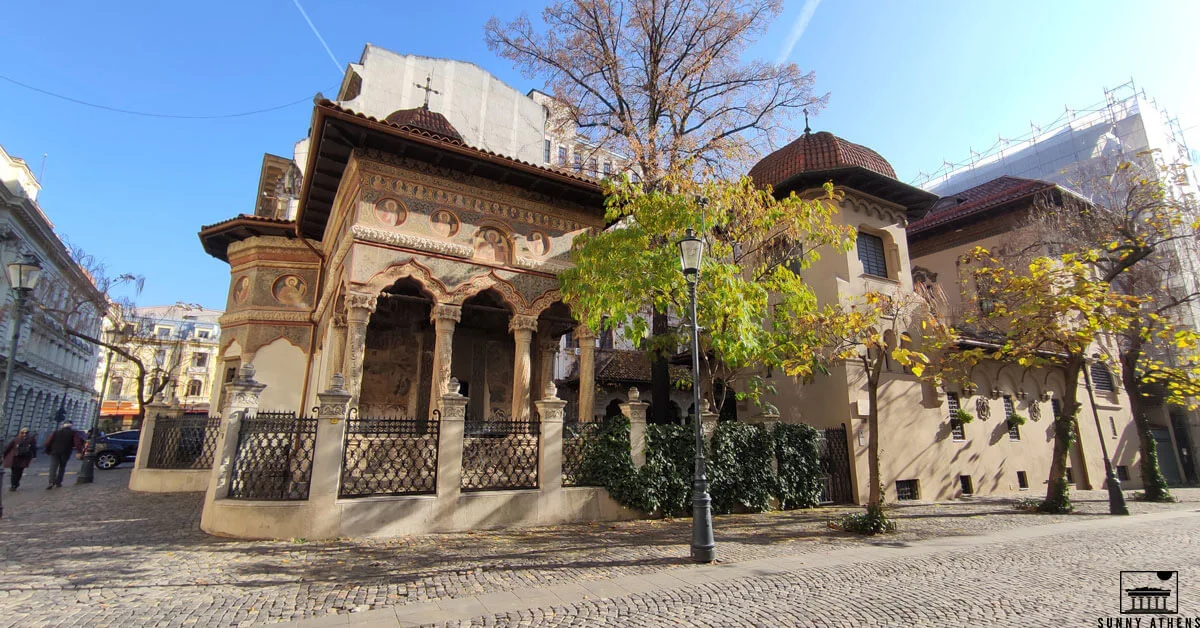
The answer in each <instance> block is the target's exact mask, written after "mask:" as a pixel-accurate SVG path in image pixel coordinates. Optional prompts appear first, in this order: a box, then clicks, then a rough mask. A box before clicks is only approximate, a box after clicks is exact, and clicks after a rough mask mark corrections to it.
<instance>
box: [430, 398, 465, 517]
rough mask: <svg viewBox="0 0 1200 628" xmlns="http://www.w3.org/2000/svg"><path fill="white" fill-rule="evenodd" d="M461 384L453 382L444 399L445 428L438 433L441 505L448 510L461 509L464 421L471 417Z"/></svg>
mask: <svg viewBox="0 0 1200 628" xmlns="http://www.w3.org/2000/svg"><path fill="white" fill-rule="evenodd" d="M458 389H459V384H458V380H457V379H455V378H450V380H449V381H448V382H447V384H446V394H444V395H440V396H439V397H440V400H441V406H442V408H441V413H442V416H441V426H440V430H439V432H438V472H437V473H438V475H437V496H438V501H439V502H440V503H442V504H445V505H446V508H449V509H453V508H456V507H457V504H458V501H457V500H458V496H459V494H460V493H461V492H462V460H463V421H464V420H465V419H466V416H467V398H466V397H464V396H462V395H460V394H459V392H458Z"/></svg>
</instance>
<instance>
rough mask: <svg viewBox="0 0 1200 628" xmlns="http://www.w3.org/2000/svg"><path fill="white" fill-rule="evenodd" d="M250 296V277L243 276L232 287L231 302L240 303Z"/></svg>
mask: <svg viewBox="0 0 1200 628" xmlns="http://www.w3.org/2000/svg"><path fill="white" fill-rule="evenodd" d="M249 298H250V278H249V277H245V276H243V277H242V278H241V279H238V281H237V285H236V286H234V287H233V302H234V303H237V304H238V305H241V304H242V303H245V302H246V299H249Z"/></svg>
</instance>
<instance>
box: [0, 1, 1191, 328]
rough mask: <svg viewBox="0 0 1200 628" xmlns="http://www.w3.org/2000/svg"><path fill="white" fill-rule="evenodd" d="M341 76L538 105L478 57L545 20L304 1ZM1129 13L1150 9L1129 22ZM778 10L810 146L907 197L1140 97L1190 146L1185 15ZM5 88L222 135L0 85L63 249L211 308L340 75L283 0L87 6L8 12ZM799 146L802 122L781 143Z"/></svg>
mask: <svg viewBox="0 0 1200 628" xmlns="http://www.w3.org/2000/svg"><path fill="white" fill-rule="evenodd" d="M301 3H302V4H303V6H304V9H305V10H306V11H307V13H308V16H309V17H310V18H311V19H312V21H313V23H314V24H315V25H316V27H317V28H318V29H319V31H320V32H321V34H322V35H323V37H324V39H325V41H326V42H327V43H328V46H329V49H330V50H331V51H332V53H333V55H334V56H335V57H336V58H337V61H338V66H339V67H344V66H345V64H346V63H350V62H353V61H357V60H358V58H359V55H360V54H361V52H362V48H363V45H364V44H365V43H366V42H371V43H374V44H376V45H380V46H383V47H385V48H389V49H392V50H395V51H397V52H402V53H413V54H421V55H427V56H436V57H449V58H455V59H461V60H466V61H471V62H473V63H476V64H478V65H480V66H482V67H483V68H485V69H487V70H488V71H490V72H492V73H493V74H495V75H496V76H497V77H499V78H500V79H501V80H504V81H506V82H508V83H510V84H512V85H514V86H516V87H517V88H518V89H521V90H522V91H524V90H526V89H528V88H532V87H541V86H540V85H538V84H536V83H535V82H532V81H529V80H527V79H525V78H523V77H522V76H520V75H519V74H517V73H516V72H515V71H513V69H512V68H511V66H510V65H509V63H508V62H507V61H505V60H503V59H500V58H498V57H496V56H494V55H493V54H492V53H490V52H489V51H488V50H487V47H486V46H485V45H484V43H483V37H482V29H483V24H484V23H485V22H486V21H487V19H488V18H489V17H490V16H492V15H494V14H495V15H499V16H500V17H501V18H502V19H503V18H510V17H512V16H515V15H516V14H518V13H519V12H520V11H521V10H527V11H529V12H531V13H536V12H537V11H538V10H539V9H540V7H541V6H542V3H540V2H503V3H498V2H454V3H451V2H442V3H424V2H421V3H417V2H407V1H405V2H401V1H390V2H385V1H381V0H377V1H366V0H362V1H351V0H345V1H337V2H334V1H332V0H323V1H319V0H301ZM1137 4H1139V5H1140V4H1143V3H1137ZM1145 4H1146V5H1147V6H1145V7H1142V6H1136V8H1135V3H1128V2H1100V1H1094V2H1067V1H1065V0H1056V1H1054V2H1019V1H1015V0H1014V1H1007V2H990V1H988V2H982V1H981V2H975V1H972V2H949V1H946V2H935V1H924V2H903V3H902V2H883V1H879V2H865V1H863V2H858V1H849V0H823V1H821V2H819V3H813V2H810V3H805V2H798V1H797V2H789V3H788V4H786V5H785V9H784V13H783V15H782V16H781V17H780V19H779V20H778V21H777V22H776V23H774V24H772V25H771V27H770V30H769V32H768V34H767V36H766V37H765V38H764V39H763V40H762V41H761V42H760V44H758V45H757V46H756V47H755V48H754V49H753V51H752V53H753V55H754V56H758V57H762V58H766V59H772V60H773V59H776V58H778V57H779V56H780V55H781V54H783V53H784V52H785V50H786V47H787V43H788V40H789V36H791V35H793V34H794V33H795V32H796V30H795V26H796V24H797V19H798V18H800V17H801V16H802V15H803V14H805V13H806V5H807V9H808V10H807V13H808V14H809V17H810V19H809V20H808V22H807V28H805V29H804V31H803V33H802V35H801V36H800V37H799V39H798V40H796V43H795V46H794V48H793V49H792V51H791V53H790V54H789V55H788V56H787V58H788V59H789V60H791V61H794V62H796V63H798V64H799V65H800V66H801V67H802V68H804V69H811V70H814V71H815V72H816V76H817V85H818V89H819V90H821V91H828V92H830V93H831V99H830V104H829V107H828V108H827V109H826V110H825V111H823V112H822V113H821V114H820V115H819V116H817V117H815V118H814V119H813V128H814V129H817V130H828V131H832V132H834V133H836V134H838V135H840V136H842V137H844V138H846V139H849V140H851V141H854V142H858V143H862V144H866V145H868V146H870V147H872V148H874V149H875V150H877V151H879V152H880V153H881V154H882V155H883V156H884V157H886V158H887V159H888V160H889V161H891V163H892V164H893V165H894V166H895V168H896V171H897V173H898V174H899V176H900V178H901V179H903V180H905V181H911V180H912V179H913V178H914V177H915V176H916V175H917V173H918V172H919V171H922V170H924V171H930V170H933V169H935V168H937V167H938V166H939V165H940V164H941V163H942V159H943V158H945V159H950V160H951V161H956V160H961V159H963V158H965V157H966V156H967V151H968V147H969V146H974V147H975V148H976V149H977V150H978V149H980V148H983V147H986V146H989V145H991V144H992V143H993V142H995V141H996V137H997V134H1002V135H1005V136H1009V137H1011V136H1016V135H1020V134H1021V133H1024V132H1026V131H1028V129H1029V123H1030V121H1034V122H1038V123H1046V122H1050V121H1052V120H1054V119H1056V118H1057V117H1058V116H1059V115H1061V114H1062V113H1063V108H1064V106H1065V105H1070V106H1072V107H1076V108H1080V107H1085V106H1088V105H1091V104H1094V103H1096V102H1098V101H1101V100H1102V98H1103V91H1102V88H1103V87H1106V86H1107V87H1112V86H1116V85H1119V84H1121V83H1124V82H1126V81H1128V80H1129V79H1130V77H1133V78H1135V79H1136V80H1137V82H1138V84H1139V86H1140V87H1142V88H1144V89H1145V90H1146V91H1147V93H1148V94H1150V95H1152V96H1155V97H1157V99H1158V101H1159V102H1160V104H1162V105H1163V106H1165V107H1166V108H1167V109H1169V110H1170V111H1171V113H1173V114H1175V115H1178V116H1179V117H1180V119H1181V122H1182V123H1183V126H1184V127H1188V131H1187V132H1186V134H1187V136H1188V139H1189V144H1190V145H1191V146H1192V148H1193V149H1198V148H1200V128H1197V127H1196V126H1195V125H1197V124H1198V123H1200V81H1198V80H1197V78H1198V77H1197V68H1198V67H1200V63H1198V62H1200V52H1198V48H1197V45H1196V44H1195V43H1194V39H1193V38H1194V35H1195V28H1196V25H1197V24H1200V3H1195V2H1174V3H1172V2H1157V3H1153V4H1150V3H1145ZM3 12H4V21H5V23H6V28H5V32H4V48H5V54H4V56H3V61H2V62H0V75H3V76H5V77H8V78H10V79H14V80H16V81H20V82H22V83H27V84H29V85H33V86H36V87H38V88H41V89H45V90H50V91H54V92H58V93H61V94H64V95H67V96H71V97H73V98H76V99H80V100H84V101H88V102H92V103H98V104H103V105H107V106H110V107H116V108H122V109H130V110H137V111H144V112H152V113H161V114H175V115H191V116H204V115H209V116H211V115H221V114H232V113H239V112H245V111H251V110H258V109H264V108H269V107H274V106H278V105H283V104H286V103H294V102H296V101H301V102H300V103H299V104H294V105H292V106H288V107H285V108H282V109H279V110H276V111H273V112H270V113H265V114H260V115H255V116H248V117H239V118H223V119H209V120H193V119H175V118H156V117H148V116H133V115H126V114H120V113H115V112H111V111H104V110H99V109H94V108H89V107H84V106H81V105H78V104H74V103H70V102H65V101H62V100H58V99H55V98H51V97H48V96H45V95H42V94H39V93H36V92H32V91H29V90H27V89H24V88H21V87H18V86H16V85H14V84H12V83H10V82H7V81H5V80H2V79H0V145H3V146H4V147H5V148H6V149H7V150H8V152H9V153H10V154H14V155H17V156H20V157H23V158H25V159H26V160H27V161H29V162H30V164H31V166H32V168H33V169H34V171H35V173H36V172H37V171H38V170H39V169H40V167H41V166H40V164H41V160H42V155H43V153H45V154H48V157H47V158H46V165H45V171H44V175H43V177H42V182H43V191H42V195H41V197H40V199H39V200H40V202H41V205H42V207H43V209H44V210H45V211H46V213H47V215H49V217H50V219H51V220H52V221H53V222H54V223H55V226H56V228H57V229H58V231H59V233H60V234H62V235H64V236H65V237H67V238H69V239H70V240H71V241H72V242H74V243H76V244H78V245H80V246H82V247H84V248H85V249H86V250H88V251H89V252H91V253H93V254H95V255H97V256H98V257H100V258H102V259H104V260H105V261H106V263H107V265H108V267H109V269H110V271H113V272H135V273H140V274H142V275H144V276H145V277H146V288H145V290H144V292H143V293H142V295H141V296H140V297H139V299H138V300H139V302H141V303H143V304H160V303H174V302H175V301H184V302H189V303H201V304H203V305H205V306H207V307H214V308H222V307H224V305H225V294H226V290H227V288H228V277H229V275H228V266H226V265H225V264H224V263H222V262H219V261H217V260H215V259H212V258H209V257H208V256H206V255H205V254H204V252H203V250H202V249H201V247H200V243H199V240H198V239H197V237H196V232H197V231H198V229H199V228H200V226H202V225H206V224H211V223H214V222H218V221H220V220H224V219H226V218H229V217H232V216H234V215H236V214H238V213H241V212H251V211H252V210H253V202H254V194H255V186H256V183H257V177H258V171H259V165H260V162H261V159H262V153H264V152H272V153H277V154H283V155H287V154H290V150H291V146H292V144H293V143H294V142H295V141H296V140H297V139H299V138H301V137H302V136H303V135H304V134H305V133H306V130H307V128H308V124H309V120H310V117H311V112H312V107H311V100H310V99H311V96H312V95H313V94H315V93H316V92H318V91H323V92H325V93H326V94H327V95H329V94H332V93H333V92H334V91H335V89H336V86H337V84H338V83H339V81H340V78H341V70H340V69H338V68H335V66H334V63H333V61H332V60H331V59H330V58H329V55H328V53H327V52H326V50H325V48H324V47H323V46H322V44H321V42H319V41H318V40H317V38H316V37H315V36H314V35H313V33H312V31H311V30H310V29H309V26H308V25H307V24H306V23H305V21H304V18H303V17H302V16H301V15H300V13H299V12H298V11H297V10H296V6H295V5H294V4H293V2H292V1H291V0H258V1H254V2H229V1H216V0H213V1H210V2H204V3H177V2H159V1H149V0H136V1H135V0H126V1H125V2H121V3H96V2H84V1H83V0H63V1H61V2H21V3H5V5H4V8H3ZM795 126H796V127H797V128H802V127H803V121H802V120H801V121H797V122H796V123H795Z"/></svg>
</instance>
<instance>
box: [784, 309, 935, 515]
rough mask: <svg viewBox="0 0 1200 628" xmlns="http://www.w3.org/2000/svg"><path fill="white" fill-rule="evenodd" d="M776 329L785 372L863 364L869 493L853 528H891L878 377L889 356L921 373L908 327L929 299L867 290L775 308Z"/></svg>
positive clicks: (807, 376)
mask: <svg viewBox="0 0 1200 628" xmlns="http://www.w3.org/2000/svg"><path fill="white" fill-rule="evenodd" d="M776 309H777V317H776V321H777V324H778V325H779V331H780V332H781V333H783V334H784V335H785V336H786V337H787V338H789V339H790V343H789V344H787V345H785V346H784V349H783V351H784V354H785V356H786V357H785V358H784V360H783V368H784V372H785V373H787V374H788V375H789V376H792V377H796V378H799V379H801V380H811V379H813V378H814V377H816V375H818V374H822V373H827V372H828V371H829V369H830V368H832V367H834V366H836V365H839V364H846V365H851V364H853V365H855V366H857V367H858V368H861V369H862V372H863V378H864V380H865V383H866V387H867V404H868V408H867V470H868V471H867V473H868V476H869V480H868V483H869V484H870V492H869V495H868V497H867V513H866V517H865V518H864V519H863V522H864V523H866V524H867V525H866V526H865V527H864V526H858V528H857V529H858V531H862V532H868V533H875V532H883V531H886V530H889V529H894V524H893V523H892V522H890V521H889V520H888V519H887V517H886V516H885V515H884V513H883V481H882V477H881V471H880V469H881V463H880V432H879V380H880V376H881V375H882V374H883V371H884V369H885V367H886V365H887V362H888V360H893V361H895V362H897V363H898V364H901V365H903V366H905V367H907V368H908V369H910V370H911V371H912V373H913V374H914V375H917V376H918V377H920V376H921V375H922V374H923V371H924V369H925V365H926V363H928V361H929V359H928V358H927V357H926V355H925V354H924V353H922V352H920V351H917V350H914V349H913V348H912V346H911V343H912V336H911V335H910V330H912V329H913V328H914V327H916V326H917V325H918V324H919V321H920V320H923V319H924V318H925V317H926V316H927V315H928V313H929V311H930V310H929V307H928V304H927V303H926V302H925V300H923V299H922V298H920V297H919V296H917V295H916V294H913V293H908V294H901V293H898V292H897V293H895V294H884V293H881V292H869V293H867V294H865V295H863V296H862V297H861V298H860V299H858V300H855V301H853V302H850V303H847V304H844V305H830V306H826V307H824V308H822V309H819V310H810V311H794V310H789V309H787V308H780V307H777V308H776Z"/></svg>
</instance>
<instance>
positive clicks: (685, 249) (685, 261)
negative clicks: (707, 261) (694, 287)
mask: <svg viewBox="0 0 1200 628" xmlns="http://www.w3.org/2000/svg"><path fill="white" fill-rule="evenodd" d="M703 257H704V240H701V239H700V238H698V237H696V231H695V230H694V229H688V230H687V234H686V235H685V236H684V237H683V238H682V239H680V240H679V263H680V265H681V266H682V267H683V275H684V276H685V277H687V278H688V281H695V278H696V276H697V275H699V274H700V260H701V259H702V258H703Z"/></svg>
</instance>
